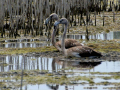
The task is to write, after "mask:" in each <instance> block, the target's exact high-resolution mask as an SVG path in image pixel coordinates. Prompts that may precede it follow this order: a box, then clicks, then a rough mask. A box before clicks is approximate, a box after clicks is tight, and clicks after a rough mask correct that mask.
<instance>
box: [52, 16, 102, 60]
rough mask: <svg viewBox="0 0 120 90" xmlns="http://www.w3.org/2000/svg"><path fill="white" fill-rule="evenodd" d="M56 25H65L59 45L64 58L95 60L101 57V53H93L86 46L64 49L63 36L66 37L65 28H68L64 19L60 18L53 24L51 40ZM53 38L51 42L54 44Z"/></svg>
mask: <svg viewBox="0 0 120 90" xmlns="http://www.w3.org/2000/svg"><path fill="white" fill-rule="evenodd" d="M58 24H64V25H65V27H64V32H63V37H62V45H61V49H62V52H63V54H64V55H65V56H67V57H69V56H72V57H90V58H96V57H101V56H102V54H101V53H99V52H97V51H95V50H93V49H92V48H90V47H87V46H75V47H71V48H68V49H66V48H65V36H66V31H67V27H68V20H67V19H66V18H62V19H60V20H58V21H56V22H55V23H54V30H53V38H55V37H54V36H55V35H54V34H55V32H56V30H57V29H56V27H57V25H58ZM53 38H52V41H53V43H54V39H53Z"/></svg>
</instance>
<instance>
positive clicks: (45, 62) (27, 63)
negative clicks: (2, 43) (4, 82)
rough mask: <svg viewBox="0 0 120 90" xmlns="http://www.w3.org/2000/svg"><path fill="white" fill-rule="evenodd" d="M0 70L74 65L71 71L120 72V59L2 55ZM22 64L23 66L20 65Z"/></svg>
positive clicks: (42, 68) (50, 69)
mask: <svg viewBox="0 0 120 90" xmlns="http://www.w3.org/2000/svg"><path fill="white" fill-rule="evenodd" d="M3 63H5V64H7V66H0V72H3V71H4V72H8V71H10V70H21V69H23V70H36V69H37V70H48V71H49V72H52V70H56V71H57V70H59V69H62V68H67V67H75V68H76V69H75V70H73V72H81V71H82V72H120V61H104V62H101V61H98V62H79V61H63V60H59V59H54V58H47V57H40V56H34V55H12V56H9V55H7V56H2V57H1V59H0V64H1V65H2V64H3ZM22 66H23V67H22Z"/></svg>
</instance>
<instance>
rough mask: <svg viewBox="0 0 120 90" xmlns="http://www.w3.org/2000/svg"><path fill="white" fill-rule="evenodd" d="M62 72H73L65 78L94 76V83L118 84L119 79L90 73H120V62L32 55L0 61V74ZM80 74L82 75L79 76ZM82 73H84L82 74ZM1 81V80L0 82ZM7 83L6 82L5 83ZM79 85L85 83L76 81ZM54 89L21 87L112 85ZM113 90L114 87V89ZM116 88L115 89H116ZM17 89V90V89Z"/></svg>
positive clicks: (25, 89)
mask: <svg viewBox="0 0 120 90" xmlns="http://www.w3.org/2000/svg"><path fill="white" fill-rule="evenodd" d="M3 63H6V64H7V65H6V66H2V64H3ZM68 67H69V69H67V70H64V71H65V72H74V74H72V75H67V77H73V76H88V77H93V76H96V78H95V79H94V82H95V83H99V82H103V81H104V82H105V81H108V82H116V83H117V82H119V79H118V80H116V79H109V80H104V79H102V78H99V76H111V75H108V74H104V75H101V74H97V73H96V74H90V72H100V73H102V72H103V73H104V72H108V73H110V72H120V61H104V62H100V61H98V62H95V63H93V62H91V63H90V62H79V61H62V60H59V59H55V58H47V57H40V56H34V55H12V56H9V55H8V56H2V57H1V59H0V72H9V71H10V70H22V69H23V70H40V71H41V70H48V72H53V71H55V72H58V71H61V69H63V68H68ZM70 67H75V68H74V69H72V70H71V69H70ZM81 72H82V74H81ZM83 72H84V73H83ZM0 81H1V80H0ZM6 82H7V81H6ZM78 82H79V83H81V82H85V81H78ZM53 86H54V88H55V87H56V89H52V88H53V87H52V84H51V85H47V84H35V85H32V84H27V85H25V86H23V87H22V89H23V90H33V89H35V90H41V89H42V88H44V90H67V88H68V90H80V89H81V90H82V89H87V90H89V88H93V90H102V89H103V88H106V90H108V89H107V88H108V87H109V88H110V87H114V86H113V85H93V86H91V85H89V84H84V85H81V84H74V85H55V84H53ZM114 88H115V87H114ZM116 88H117V87H116ZM18 89H19V88H18ZM90 90H91V89H90Z"/></svg>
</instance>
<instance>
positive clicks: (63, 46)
mask: <svg viewBox="0 0 120 90" xmlns="http://www.w3.org/2000/svg"><path fill="white" fill-rule="evenodd" d="M67 26H68V25H67V24H65V28H64V33H63V37H62V45H61V46H62V47H61V49H62V51H63V53H64V54H65V36H66V32H67Z"/></svg>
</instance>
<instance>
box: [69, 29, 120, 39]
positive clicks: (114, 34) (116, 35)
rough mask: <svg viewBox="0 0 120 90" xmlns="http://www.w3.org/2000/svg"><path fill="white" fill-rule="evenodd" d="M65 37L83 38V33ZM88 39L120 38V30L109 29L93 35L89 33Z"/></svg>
mask: <svg viewBox="0 0 120 90" xmlns="http://www.w3.org/2000/svg"><path fill="white" fill-rule="evenodd" d="M67 38H72V39H85V35H77V34H75V35H67ZM89 39H101V40H113V39H120V31H110V32H109V33H105V32H102V33H99V34H95V35H89Z"/></svg>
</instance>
